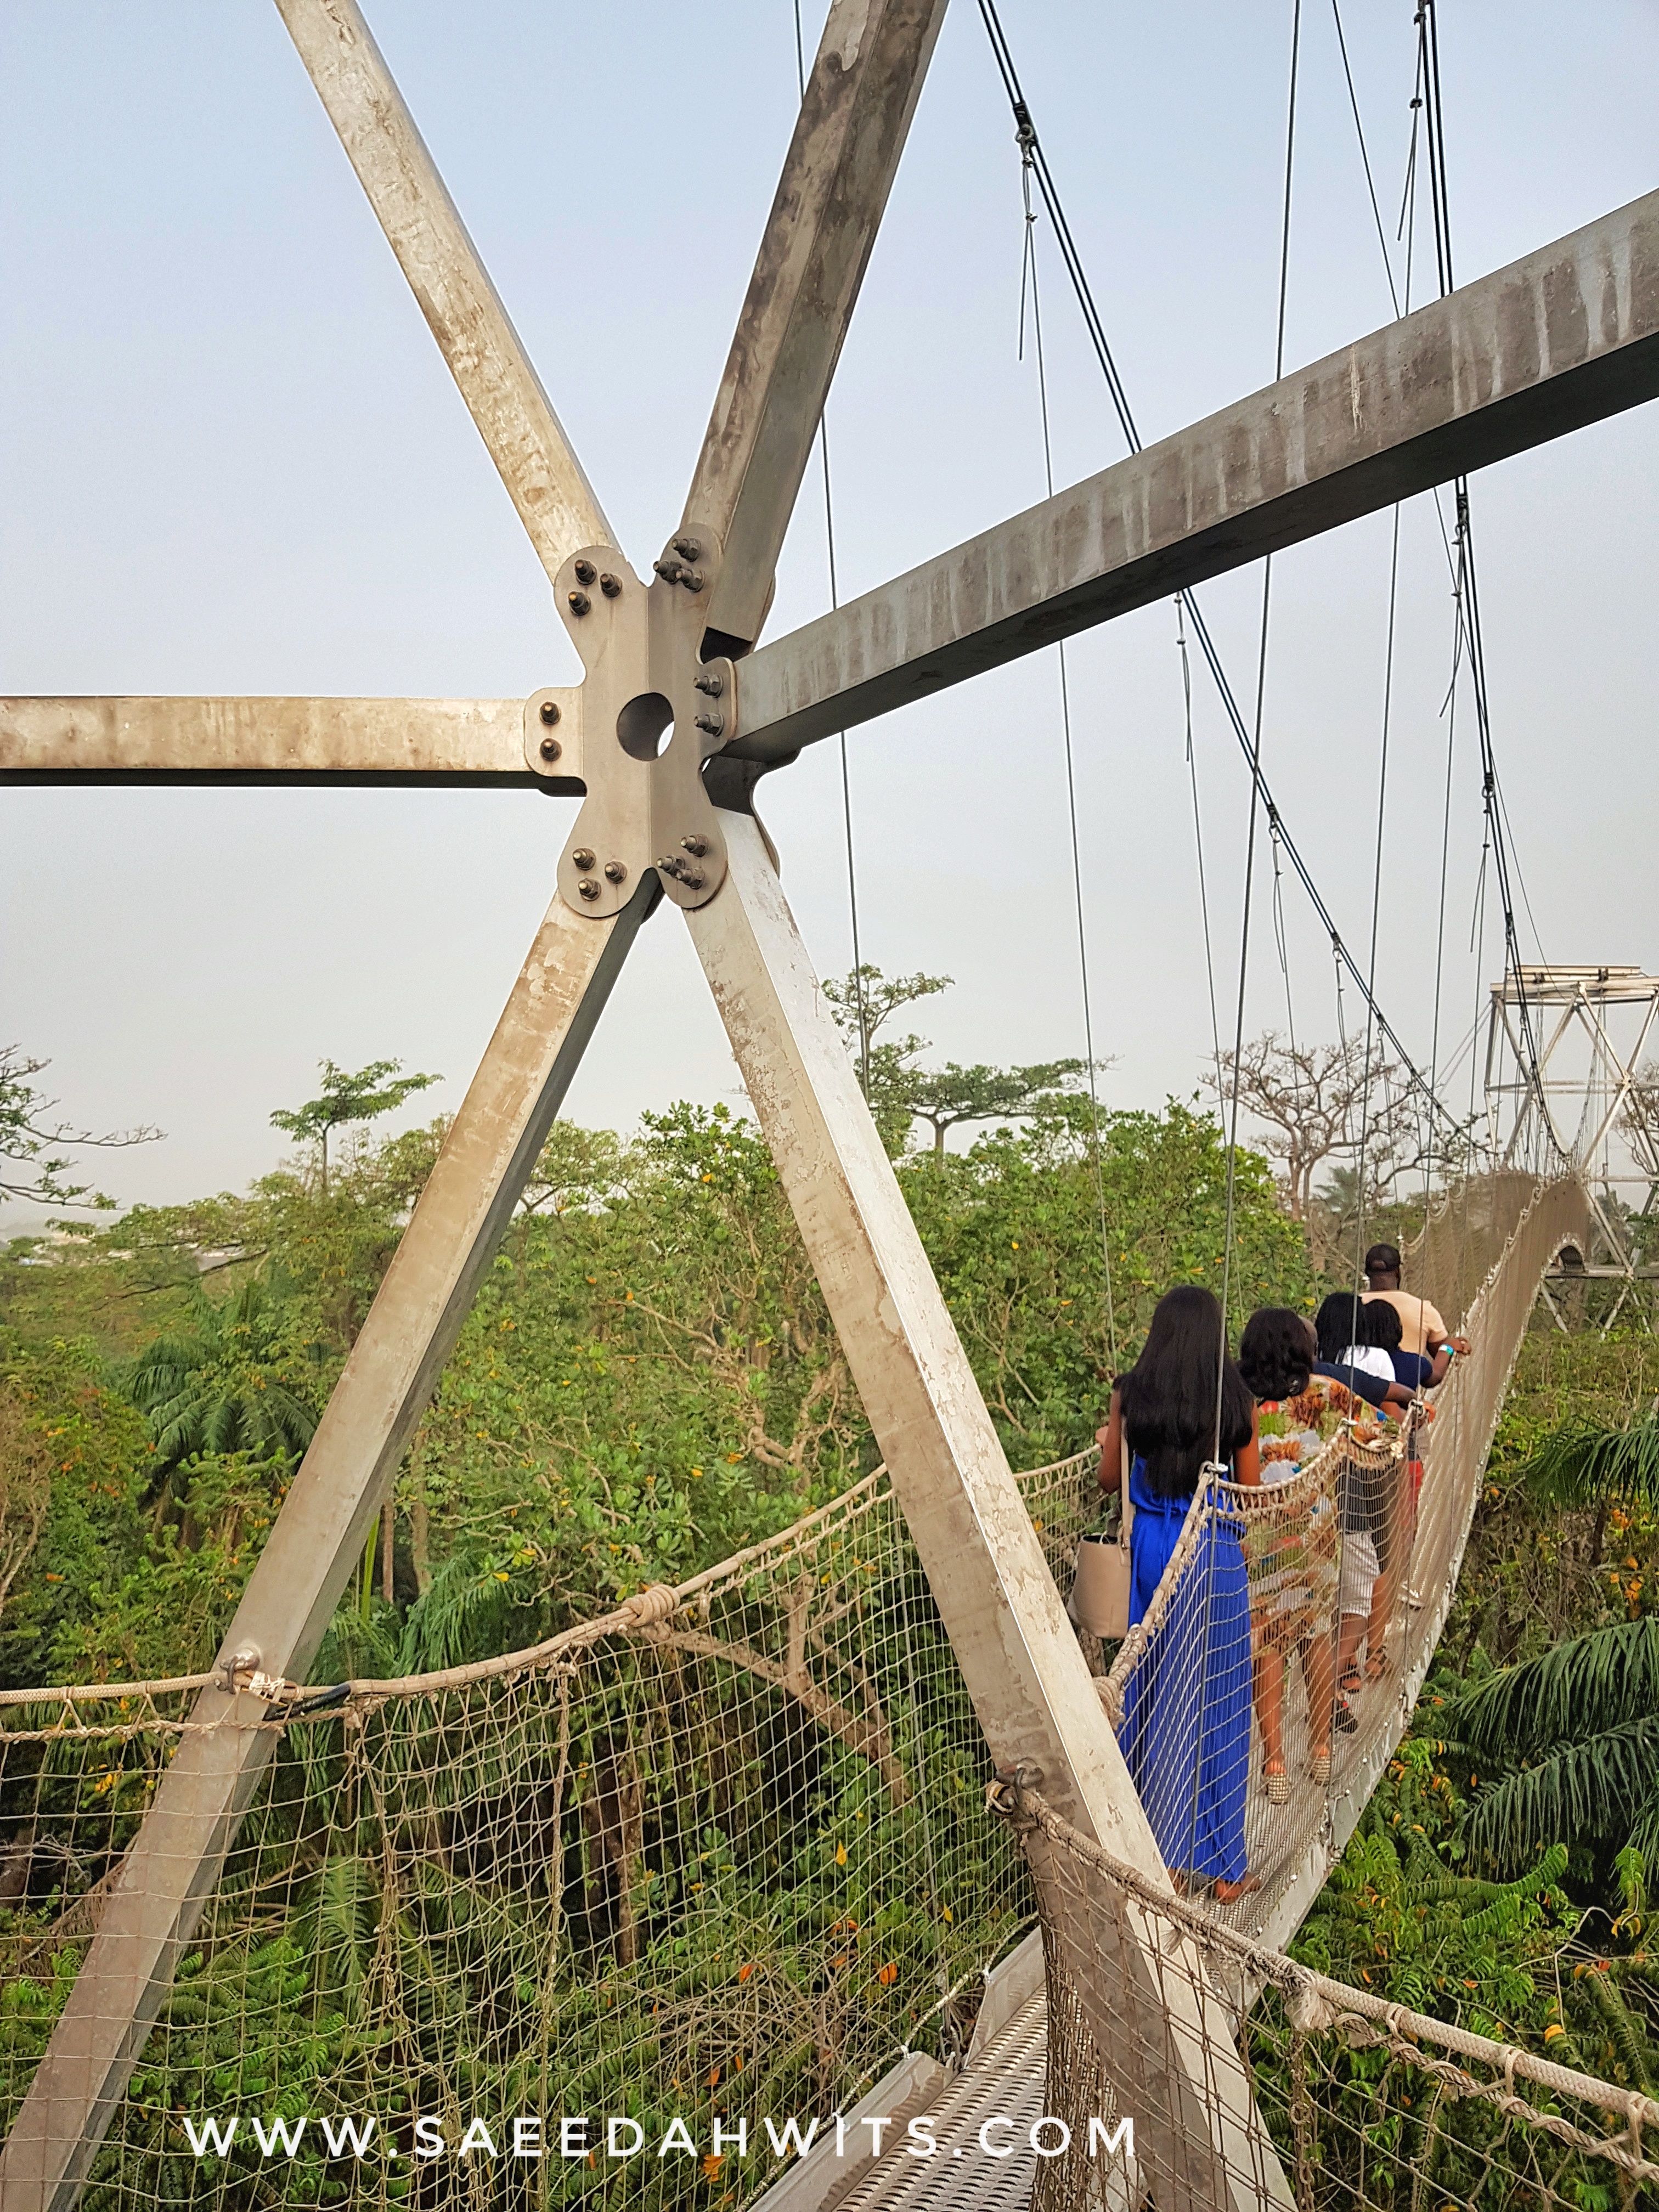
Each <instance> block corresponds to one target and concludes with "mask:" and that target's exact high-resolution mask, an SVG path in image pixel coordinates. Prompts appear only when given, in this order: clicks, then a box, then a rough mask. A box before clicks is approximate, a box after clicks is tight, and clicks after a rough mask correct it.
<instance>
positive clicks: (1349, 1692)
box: [1336, 1659, 1365, 1698]
mask: <svg viewBox="0 0 1659 2212" xmlns="http://www.w3.org/2000/svg"><path fill="white" fill-rule="evenodd" d="M1336 1686H1337V1688H1338V1689H1339V1690H1340V1691H1341V1692H1342V1694H1343V1696H1344V1697H1345V1698H1357V1697H1358V1695H1359V1692H1361V1691H1362V1690H1363V1689H1364V1686H1365V1678H1364V1675H1363V1674H1361V1673H1360V1671H1359V1662H1358V1660H1357V1659H1350V1660H1349V1662H1348V1663H1347V1665H1346V1667H1345V1668H1343V1669H1342V1672H1341V1673H1340V1674H1339V1675H1338V1676H1337V1678H1336Z"/></svg>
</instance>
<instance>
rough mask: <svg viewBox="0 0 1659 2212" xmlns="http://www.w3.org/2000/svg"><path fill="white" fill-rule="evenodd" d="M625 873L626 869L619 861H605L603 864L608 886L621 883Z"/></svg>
mask: <svg viewBox="0 0 1659 2212" xmlns="http://www.w3.org/2000/svg"><path fill="white" fill-rule="evenodd" d="M627 873H628V871H627V869H626V868H625V867H623V864H622V862H621V861H620V860H607V861H606V862H605V881H606V883H608V884H619V883H621V882H622V880H623V877H624V876H626V875H627Z"/></svg>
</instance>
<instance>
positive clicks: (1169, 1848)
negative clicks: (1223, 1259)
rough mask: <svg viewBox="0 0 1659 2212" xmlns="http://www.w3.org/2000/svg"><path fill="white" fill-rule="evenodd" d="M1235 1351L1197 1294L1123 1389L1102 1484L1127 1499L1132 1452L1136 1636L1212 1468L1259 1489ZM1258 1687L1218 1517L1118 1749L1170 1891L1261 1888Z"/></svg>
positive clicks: (1156, 1325) (1243, 1589)
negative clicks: (1251, 1819)
mask: <svg viewBox="0 0 1659 2212" xmlns="http://www.w3.org/2000/svg"><path fill="white" fill-rule="evenodd" d="M1225 1351H1226V1346H1225V1333H1224V1328H1223V1323H1222V1318H1221V1307H1220V1305H1219V1304H1218V1301H1217V1299H1216V1297H1215V1296H1214V1293H1213V1292H1212V1291H1206V1290H1205V1289H1203V1288H1201V1287H1200V1285H1196V1284H1193V1285H1186V1286H1184V1287H1182V1289H1180V1290H1175V1291H1169V1292H1168V1293H1167V1294H1166V1295H1165V1296H1164V1297H1162V1298H1160V1299H1159V1301H1158V1308H1157V1310H1156V1311H1155V1312H1154V1314H1153V1316H1152V1327H1151V1328H1150V1329H1149V1330H1148V1331H1147V1335H1146V1346H1145V1349H1144V1350H1143V1351H1142V1352H1141V1355H1140V1357H1139V1359H1137V1360H1136V1362H1135V1364H1134V1365H1133V1367H1132V1368H1131V1369H1130V1370H1129V1371H1128V1373H1127V1375H1120V1376H1118V1378H1117V1382H1116V1384H1115V1387H1114V1389H1113V1391H1112V1404H1111V1412H1110V1414H1109V1418H1108V1419H1107V1423H1106V1425H1105V1427H1104V1428H1103V1429H1102V1430H1101V1431H1099V1437H1100V1446H1101V1454H1100V1486H1101V1488H1102V1489H1103V1490H1108V1491H1111V1490H1115V1489H1116V1488H1117V1487H1118V1486H1119V1483H1120V1481H1121V1470H1122V1465H1123V1455H1124V1447H1125V1445H1126V1444H1127V1452H1128V1457H1129V1462H1130V1468H1129V1496H1130V1498H1131V1499H1132V1500H1133V1505H1134V1523H1133V1528H1132V1529H1131V1531H1130V1536H1129V1551H1130V1559H1131V1572H1132V1588H1131V1592H1130V1599H1129V1619H1130V1622H1131V1624H1133V1623H1134V1622H1136V1621H1138V1620H1141V1619H1142V1618H1143V1617H1144V1615H1145V1613H1146V1608H1147V1607H1148V1605H1149V1604H1150V1603H1151V1601H1152V1593H1153V1592H1154V1591H1155V1590H1156V1589H1157V1588H1158V1583H1159V1582H1160V1580H1161V1579H1162V1577H1163V1574H1164V1568H1165V1567H1166V1566H1167V1565H1169V1562H1170V1553H1172V1552H1173V1551H1174V1550H1175V1547H1176V1542H1177V1541H1178V1539H1179V1537H1180V1535H1181V1531H1182V1527H1183V1526H1184V1525H1185V1522H1186V1519H1187V1515H1188V1510H1189V1509H1190V1507H1191V1505H1192V1502H1193V1498H1194V1492H1196V1490H1197V1488H1198V1485H1199V1482H1200V1478H1201V1476H1202V1474H1203V1470H1204V1468H1205V1467H1206V1465H1207V1464H1209V1463H1211V1462H1219V1463H1220V1464H1222V1465H1223V1466H1226V1467H1229V1468H1231V1480H1233V1481H1235V1482H1240V1483H1252V1484H1253V1483H1256V1482H1259V1481H1260V1480H1261V1468H1260V1453H1259V1443H1258V1437H1257V1432H1256V1415H1255V1400H1254V1399H1253V1398H1252V1396H1251V1395H1250V1393H1249V1390H1247V1389H1246V1388H1245V1387H1244V1383H1243V1378H1242V1377H1241V1376H1240V1375H1239V1372H1238V1370H1237V1368H1236V1367H1235V1366H1234V1364H1233V1363H1232V1361H1231V1359H1229V1358H1226V1356H1225ZM1218 1386H1219V1394H1220V1404H1219V1409H1218V1407H1217V1390H1218ZM1250 1690H1251V1680H1250V1593H1249V1575H1248V1572H1247V1570H1246V1567H1245V1563H1244V1549H1243V1532H1242V1529H1241V1528H1240V1525H1239V1523H1238V1522H1237V1519H1236V1518H1233V1517H1231V1516H1225V1515H1218V1516H1213V1517H1212V1519H1211V1520H1210V1522H1209V1523H1208V1525H1207V1528H1206V1532H1205V1534H1204V1535H1203V1537H1202V1538H1201V1539H1200V1543H1199V1546H1198V1549H1197V1551H1196V1552H1195V1553H1194V1556H1193V1558H1192V1559H1191V1560H1190V1561H1189V1563H1188V1566H1187V1568H1186V1570H1185V1571H1184V1573H1183V1574H1182V1578H1181V1581H1180V1583H1179V1585H1178V1587H1177V1589H1176V1592H1175V1595H1174V1598H1173V1600H1172V1601H1171V1603H1170V1607H1169V1610H1168V1611H1167V1612H1166V1613H1165V1614H1164V1620H1163V1622H1162V1624H1161V1626H1159V1627H1158V1629H1157V1631H1156V1632H1154V1634H1153V1636H1152V1640H1151V1642H1150V1643H1149V1644H1148V1645H1147V1647H1146V1650H1145V1651H1144V1652H1143V1653H1142V1655H1141V1657H1140V1660H1139V1662H1138V1664H1137V1665H1136V1668H1135V1669H1134V1673H1133V1675H1132V1677H1131V1679H1130V1682H1129V1690H1128V1695H1127V1699H1125V1704H1124V1716H1123V1726H1122V1728H1121V1730H1120V1731H1119V1739H1118V1740H1119V1742H1120V1743H1121V1747H1122V1750H1123V1755H1124V1759H1125V1760H1126V1761H1127V1765H1128V1769H1129V1773H1130V1776H1131V1778H1132V1779H1133V1782H1134V1784H1135V1787H1136V1789H1137V1790H1139V1793H1140V1802H1141V1804H1142V1806H1143V1807H1144V1808H1145V1809H1146V1817H1147V1819H1148V1820H1150V1821H1151V1823H1152V1832H1153V1834H1154V1835H1155V1836H1156V1837H1157V1838H1158V1848H1159V1850H1161V1851H1162V1852H1163V1854H1164V1864H1165V1865H1166V1866H1167V1867H1168V1868H1169V1869H1170V1877H1171V1879H1172V1880H1173V1881H1175V1883H1176V1887H1186V1888H1190V1887H1193V1886H1194V1884H1195V1883H1197V1882H1212V1883H1213V1884H1214V1886H1215V1896H1216V1899H1217V1901H1218V1903H1220V1904H1224V1905H1225V1904H1227V1903H1229V1902H1230V1901H1231V1899H1233V1898H1235V1897H1239V1896H1242V1895H1243V1893H1244V1892H1245V1891H1246V1890H1248V1889H1254V1888H1255V1876H1254V1875H1252V1874H1251V1873H1250V1871H1249V1865H1248V1863H1247V1862H1246V1859H1245V1854H1244V1801H1245V1794H1246V1789H1247V1785H1248V1782H1249V1766H1250V1706H1251V1696H1250Z"/></svg>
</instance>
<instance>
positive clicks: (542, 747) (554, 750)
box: [537, 738, 563, 761]
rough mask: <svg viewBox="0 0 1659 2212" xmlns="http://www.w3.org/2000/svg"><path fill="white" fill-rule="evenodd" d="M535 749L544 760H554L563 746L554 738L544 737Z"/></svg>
mask: <svg viewBox="0 0 1659 2212" xmlns="http://www.w3.org/2000/svg"><path fill="white" fill-rule="evenodd" d="M537 750H538V752H539V753H540V754H541V757H542V758H543V759H544V761H556V760H557V758H558V757H559V755H560V753H561V752H562V750H563V747H562V745H561V744H560V743H559V741H558V739H557V738H543V739H542V741H541V744H539V745H538V747H537Z"/></svg>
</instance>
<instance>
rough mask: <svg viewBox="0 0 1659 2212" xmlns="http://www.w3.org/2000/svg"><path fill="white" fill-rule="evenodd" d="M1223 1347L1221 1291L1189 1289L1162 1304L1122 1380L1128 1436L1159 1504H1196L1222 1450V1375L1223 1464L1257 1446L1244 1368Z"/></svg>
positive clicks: (1120, 1400)
mask: <svg viewBox="0 0 1659 2212" xmlns="http://www.w3.org/2000/svg"><path fill="white" fill-rule="evenodd" d="M1224 1348H1225V1334H1224V1331H1223V1326H1222V1320H1221V1306H1220V1303H1219V1301H1218V1299H1217V1297H1216V1295H1215V1293H1214V1291H1206V1289H1204V1287H1203V1286H1202V1285H1201V1284H1197V1283H1188V1284H1184V1285H1182V1287H1181V1289H1179V1290H1176V1291H1165V1293H1164V1296H1163V1297H1161V1298H1160V1299H1159V1300H1158V1306H1157V1309H1156V1310H1155V1311H1154V1313H1153V1315H1152V1327H1151V1328H1149V1329H1148V1330H1147V1332H1146V1344H1145V1346H1143V1347H1142V1350H1141V1354H1140V1357H1139V1359H1137V1360H1136V1362H1135V1364H1134V1365H1133V1367H1132V1368H1131V1369H1130V1370H1129V1371H1128V1373H1127V1375H1120V1376H1118V1378H1117V1394H1118V1407H1119V1410H1120V1412H1121V1415H1122V1420H1123V1433H1124V1436H1125V1437H1126V1438H1127V1441H1128V1446H1129V1449H1130V1451H1131V1452H1133V1453H1135V1454H1137V1455H1139V1457H1140V1458H1141V1459H1143V1460H1144V1461H1145V1462H1146V1480H1147V1482H1148V1483H1149V1484H1150V1486H1152V1490H1153V1491H1154V1492H1156V1493H1157V1495H1158V1497H1160V1498H1188V1497H1190V1496H1191V1494H1192V1492H1194V1490H1195V1489H1196V1488H1197V1487H1198V1478H1199V1473H1200V1469H1201V1468H1202V1467H1203V1465H1204V1463H1205V1462H1206V1460H1207V1459H1209V1458H1210V1457H1211V1455H1212V1453H1213V1452H1214V1451H1215V1448H1216V1395H1215V1386H1216V1375H1217V1372H1218V1370H1219V1373H1220V1376H1221V1437H1220V1443H1221V1450H1220V1456H1221V1458H1223V1459H1224V1460H1226V1459H1231V1456H1232V1455H1233V1454H1234V1453H1235V1452H1237V1451H1238V1450H1240V1449H1242V1448H1243V1446H1244V1445H1245V1444H1247V1443H1249V1440H1250V1424H1251V1419H1252V1416H1253V1414H1254V1412H1255V1407H1254V1405H1253V1403H1252V1401H1251V1398H1250V1394H1249V1391H1248V1390H1247V1389H1245V1387H1244V1382H1243V1376H1241V1375H1240V1374H1239V1371H1238V1370H1237V1367H1235V1366H1234V1364H1233V1363H1232V1361H1231V1359H1224V1358H1223V1357H1222V1354H1223V1350H1224Z"/></svg>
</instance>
